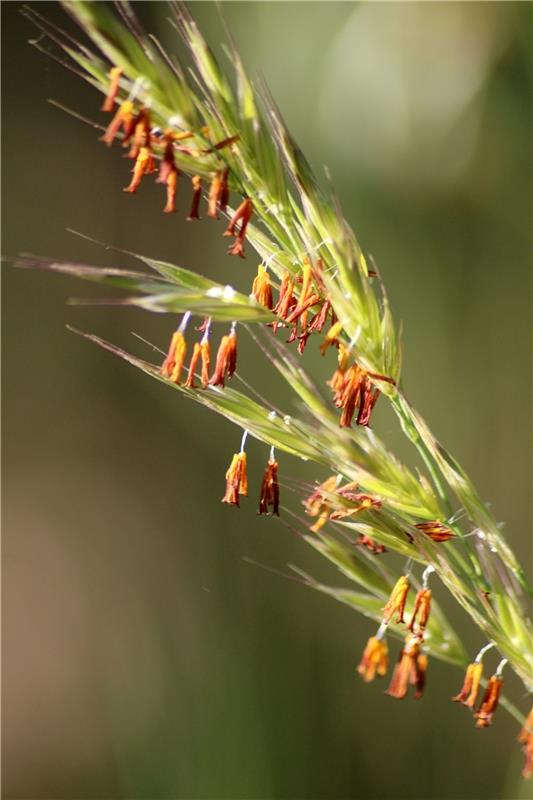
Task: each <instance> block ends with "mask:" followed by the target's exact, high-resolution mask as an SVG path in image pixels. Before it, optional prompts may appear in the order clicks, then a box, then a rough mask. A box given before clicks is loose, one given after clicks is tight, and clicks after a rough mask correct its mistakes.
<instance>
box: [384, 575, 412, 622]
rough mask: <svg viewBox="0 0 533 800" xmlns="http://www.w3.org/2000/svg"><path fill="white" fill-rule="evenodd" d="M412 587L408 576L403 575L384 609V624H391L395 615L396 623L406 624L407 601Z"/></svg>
mask: <svg viewBox="0 0 533 800" xmlns="http://www.w3.org/2000/svg"><path fill="white" fill-rule="evenodd" d="M410 586H411V584H410V582H409V578H408V577H407V575H402V576H401V577H400V578H398V580H397V581H396V584H395V586H394V588H393V590H392V592H391V596H390V597H389V599H388V600H387V603H386V604H385V606H384V608H383V622H387V623H389V622H390V621H391V619H392V617H393V615H394V614H397V617H396V622H404V618H403V615H404V611H405V601H406V600H407V594H408V592H409V589H410Z"/></svg>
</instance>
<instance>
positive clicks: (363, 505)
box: [331, 484, 381, 520]
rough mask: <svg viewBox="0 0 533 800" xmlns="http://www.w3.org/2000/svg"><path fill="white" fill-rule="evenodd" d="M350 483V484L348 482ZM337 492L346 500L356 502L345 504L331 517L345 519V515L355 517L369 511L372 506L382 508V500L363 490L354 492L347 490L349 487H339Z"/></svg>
mask: <svg viewBox="0 0 533 800" xmlns="http://www.w3.org/2000/svg"><path fill="white" fill-rule="evenodd" d="M348 485H349V484H348ZM336 494H338V495H340V496H341V497H344V498H345V499H346V500H349V501H350V502H352V503H354V504H355V505H353V506H345V507H343V508H339V509H337V510H336V511H334V512H333V513H332V515H331V519H332V520H335V519H344V518H345V517H353V516H355V514H359V512H361V511H368V510H369V509H371V508H381V500H376V499H374V498H373V497H371V496H370V495H368V494H362V493H361V492H352V491H349V490H347V487H343V488H342V489H338V490H337V492H336Z"/></svg>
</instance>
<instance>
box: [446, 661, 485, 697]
mask: <svg viewBox="0 0 533 800" xmlns="http://www.w3.org/2000/svg"><path fill="white" fill-rule="evenodd" d="M482 675H483V664H482V663H481V661H474V663H473V664H469V665H468V667H467V668H466V673H465V679H464V682H463V686H462V688H461V691H460V692H459V694H456V695H455V697H452V700H453V702H454V703H462V704H463V705H464V706H466V707H467V708H474V705H475V703H476V699H477V695H478V692H479V686H480V683H481V676H482Z"/></svg>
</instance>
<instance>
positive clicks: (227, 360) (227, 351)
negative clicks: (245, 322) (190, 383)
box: [209, 330, 237, 386]
mask: <svg viewBox="0 0 533 800" xmlns="http://www.w3.org/2000/svg"><path fill="white" fill-rule="evenodd" d="M236 367H237V334H236V333H235V331H234V330H232V331H230V333H229V334H228V335H227V336H223V337H222V339H221V341H220V345H219V348H218V353H217V359H216V363H215V371H214V373H213V375H212V377H211V380H210V381H209V383H210V384H211V386H224V385H225V381H226V380H227V379H228V378H231V377H232V375H233V374H234V372H235V369H236Z"/></svg>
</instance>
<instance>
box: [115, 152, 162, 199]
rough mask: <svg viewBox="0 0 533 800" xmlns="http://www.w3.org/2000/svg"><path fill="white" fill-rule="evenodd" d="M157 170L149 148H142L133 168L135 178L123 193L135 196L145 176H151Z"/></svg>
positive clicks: (133, 177)
mask: <svg viewBox="0 0 533 800" xmlns="http://www.w3.org/2000/svg"><path fill="white" fill-rule="evenodd" d="M154 169H155V165H154V157H153V155H152V152H151V150H150V148H149V147H141V149H140V150H139V155H138V156H137V158H136V160H135V165H134V167H133V170H132V172H133V176H132V179H131V181H130V183H129V185H128V186H126V187H125V188H124V189H123V191H124V192H130V193H131V194H135V192H136V191H137V189H138V188H139V186H140V183H141V180H142V178H143V176H144V175H149V174H150V173H151V172H153V171H154Z"/></svg>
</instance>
